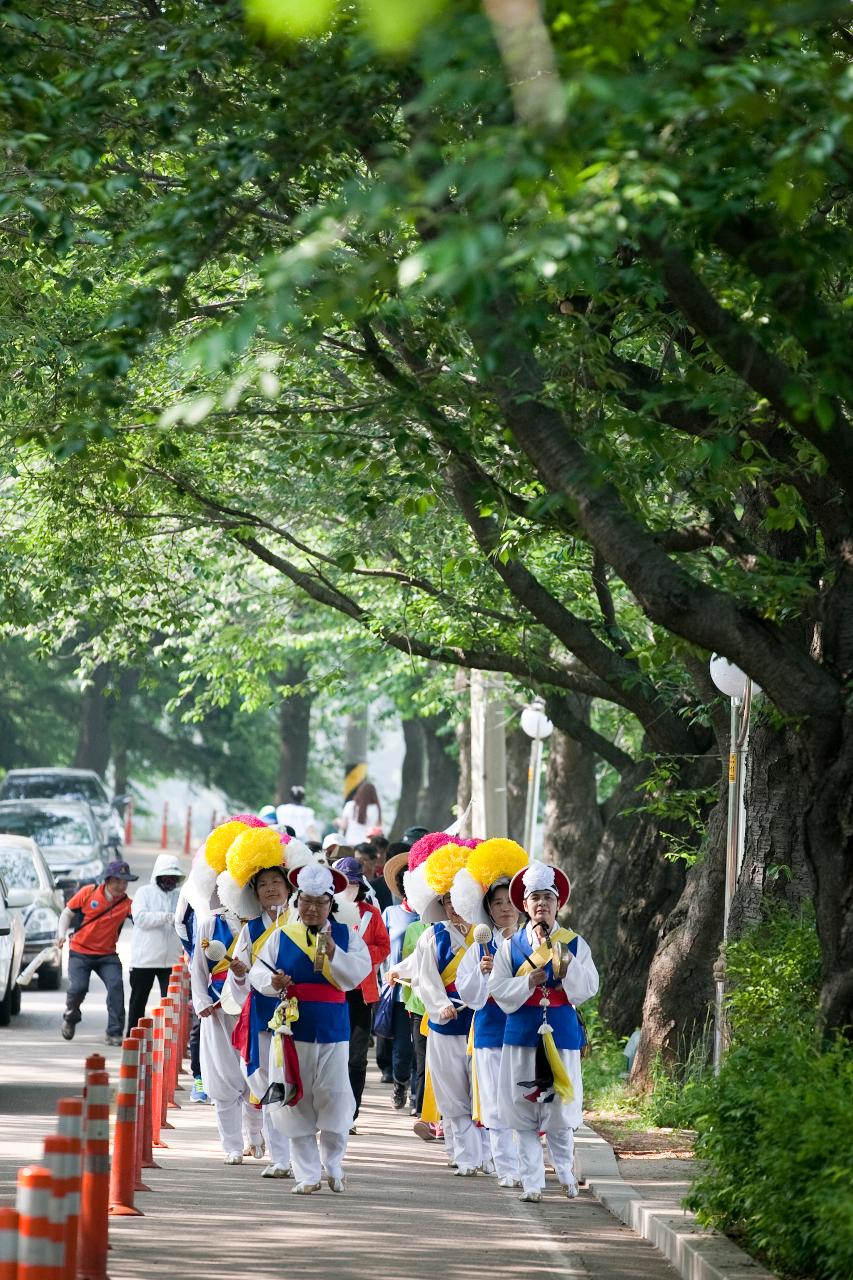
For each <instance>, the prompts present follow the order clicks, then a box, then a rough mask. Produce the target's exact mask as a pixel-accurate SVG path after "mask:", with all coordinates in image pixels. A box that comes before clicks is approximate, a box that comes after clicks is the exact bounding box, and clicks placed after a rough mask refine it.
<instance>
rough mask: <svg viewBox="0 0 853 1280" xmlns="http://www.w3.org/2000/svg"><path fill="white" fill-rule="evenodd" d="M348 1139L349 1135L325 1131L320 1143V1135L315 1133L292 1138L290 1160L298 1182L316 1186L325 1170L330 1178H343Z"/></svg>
mask: <svg viewBox="0 0 853 1280" xmlns="http://www.w3.org/2000/svg"><path fill="white" fill-rule="evenodd" d="M348 1137H349V1134H348V1133H332V1132H331V1131H330V1130H327V1129H323V1130H322V1131H321V1132H320V1134H319V1142H318V1135H317V1134H314V1133H309V1134H302V1135H301V1136H300V1137H298V1138H291V1139H290V1158H291V1160H292V1162H293V1176H294V1177H295V1178H296V1181H297V1182H310V1183H313V1184H315V1185H316V1184H317V1183H318V1182H319V1181H320V1179H321V1177H322V1175H323V1171H324V1170H325V1172H326V1173H327V1174H328V1176H329V1177H330V1178H342V1177H343V1176H344V1156H345V1155H346V1152H347V1139H348Z"/></svg>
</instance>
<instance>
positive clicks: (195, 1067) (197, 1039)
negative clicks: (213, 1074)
mask: <svg viewBox="0 0 853 1280" xmlns="http://www.w3.org/2000/svg"><path fill="white" fill-rule="evenodd" d="M192 1019H193V1020H192V1026H191V1027H190V1069H191V1071H192V1073H193V1079H194V1080H200V1079H201V1048H200V1046H201V1018H200V1017H199V1016H198V1014H197V1013H196V1011H195V1009H193V1011H192Z"/></svg>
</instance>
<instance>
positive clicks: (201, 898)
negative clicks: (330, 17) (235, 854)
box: [184, 813, 268, 916]
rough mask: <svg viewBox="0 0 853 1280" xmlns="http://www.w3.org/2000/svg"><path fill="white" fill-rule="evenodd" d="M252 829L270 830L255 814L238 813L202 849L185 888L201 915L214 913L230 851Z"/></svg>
mask: <svg viewBox="0 0 853 1280" xmlns="http://www.w3.org/2000/svg"><path fill="white" fill-rule="evenodd" d="M250 828H257V829H263V830H267V829H268V828H267V824H266V823H265V822H261V820H260V818H256V817H255V815H254V814H253V813H238V814H235V816H234V817H233V818H228V819H227V821H225V822H222V823H220V824H219V826H218V827H214V828H213V830H212V831H211V833H210V835H209V836H208V837H207V839H206V840H205V841H204V842H203V844H201V845H200V846H199V848H198V850H197V852H196V855H195V857H194V859H193V865H192V870H191V871H190V874H189V876H188V877H187V881H186V885H185V889H184V892H185V894H186V897H187V901H188V902H189V904H190V906H191V907H192V908H193V910H194V911H195V913H196V915H197V916H204V915H207V913H208V912H209V911H210V910H211V906H212V904H213V901H214V898H215V896H216V878H217V876H220V875H221V874H222V872H223V871H224V870H225V859H226V856H227V854H228V850H229V849H230V847H231V845H232V844H233V842H234V841H235V840H236V838H237V836H238V835H240V834H241V832H243V831H248V830H249V829H250Z"/></svg>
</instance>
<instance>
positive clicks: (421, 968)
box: [414, 929, 452, 1022]
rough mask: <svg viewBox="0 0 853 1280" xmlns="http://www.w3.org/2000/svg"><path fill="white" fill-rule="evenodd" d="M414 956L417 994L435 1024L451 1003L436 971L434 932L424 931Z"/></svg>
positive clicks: (430, 930)
mask: <svg viewBox="0 0 853 1280" xmlns="http://www.w3.org/2000/svg"><path fill="white" fill-rule="evenodd" d="M414 954H415V955H416V956H417V975H418V976H417V992H418V995H419V996H420V998H421V1000H422V1001H423V1004H424V1008H425V1009H426V1011H427V1013H428V1014H429V1016H430V1018H432V1019H433V1021H435V1022H437V1021H438V1018H439V1014H440V1013H441V1011H442V1009H445V1008H446V1007H447V1005H449V1004H451V1003H452V1001H451V999H450V996H449V995H448V994H447V989H446V987H445V985H444V983H443V982H442V980H441V974H440V973H439V971H438V960H437V959H436V955H435V931H434V930H433V929H426V930H425V931H424V932H423V933H422V934H421V936H420V937H419V938H418V945H417V947H416V948H415V952H414Z"/></svg>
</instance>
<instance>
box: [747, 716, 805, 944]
mask: <svg viewBox="0 0 853 1280" xmlns="http://www.w3.org/2000/svg"><path fill="white" fill-rule="evenodd" d="M811 791H812V787H811V781H810V778H809V769H808V761H807V760H806V759H805V758H804V752H803V742H802V739H801V738H800V737H798V735H797V734H795V733H794V732H793V730H792V729H791V728H789V727H787V726H783V727H782V728H778V727H777V726H776V725H774V724H773V723H772V721H771V719H770V717H769V716H766V715H764V716H762V715H761V714H760V713H759V715H758V717H757V718H756V721H755V724H754V726H753V730H752V734H751V740H750V744H749V752H748V756H747V762H746V795H745V799H746V804H745V808H746V826H745V837H746V839H745V845H744V855H743V866H742V867H741V869H740V874H739V876H738V882H737V889H736V892H735V895H734V898H733V900H732V906H731V911H730V914H729V937H732V938H738V937H740V936H741V934H742V933H743V932H744V931H745V930H746V929H747V928H749V926H750V925H751V924H754V923H756V922H757V921H758V920H760V919H761V914H762V904H763V903H764V901H765V899H766V898H772V899H774V900H777V901H780V902H784V903H786V904H787V905H788V906H790V907H791V908H793V909H797V908H798V907H800V906H801V905H802V904H803V903H804V902H805V901H807V900H809V899H811V898H812V897H813V894H814V883H813V880H812V872H811V868H810V867H809V865H808V863H807V861H806V858H805V848H806V843H807V840H806V815H807V813H808V810H809V806H810V803H811Z"/></svg>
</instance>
